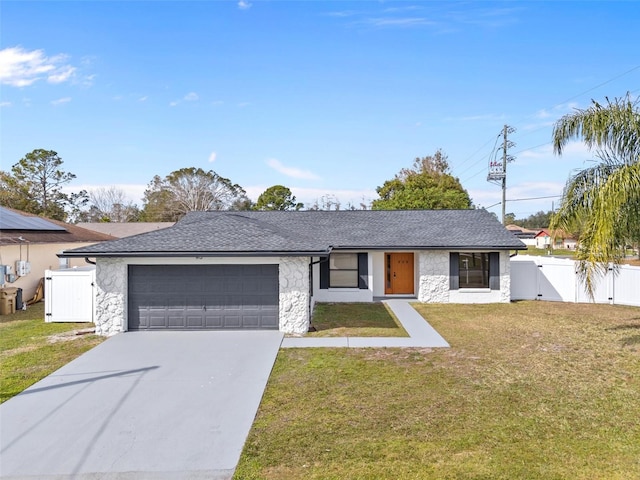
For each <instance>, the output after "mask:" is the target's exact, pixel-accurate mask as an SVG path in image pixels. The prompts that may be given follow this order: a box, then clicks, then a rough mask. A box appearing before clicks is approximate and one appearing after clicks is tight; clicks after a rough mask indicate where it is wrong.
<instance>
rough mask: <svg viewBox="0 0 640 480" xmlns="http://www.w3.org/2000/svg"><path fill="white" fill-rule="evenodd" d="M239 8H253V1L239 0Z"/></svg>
mask: <svg viewBox="0 0 640 480" xmlns="http://www.w3.org/2000/svg"><path fill="white" fill-rule="evenodd" d="M238 8H239V9H240V10H248V9H250V8H251V3H249V2H247V0H240V1H239V2H238Z"/></svg>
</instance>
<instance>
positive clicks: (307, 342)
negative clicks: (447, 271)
mask: <svg viewBox="0 0 640 480" xmlns="http://www.w3.org/2000/svg"><path fill="white" fill-rule="evenodd" d="M409 302H410V300H401V299H397V300H395V299H393V300H383V303H385V304H386V305H387V306H388V307H389V308H390V309H391V311H392V312H393V313H394V314H395V316H396V317H397V318H398V320H400V323H402V326H403V327H404V329H405V330H406V331H407V333H408V334H409V338H407V337H324V338H323V337H315V338H298V337H287V338H285V339H284V340H283V341H282V347H283V348H301V347H352V348H361V347H374V348H380V347H418V348H427V347H429V348H439V347H449V344H448V343H447V341H446V340H445V339H444V338H442V337H441V336H440V334H439V333H438V332H436V331H435V329H434V328H433V327H432V326H431V325H429V323H427V321H426V320H425V319H424V318H422V315H420V314H419V313H418V312H416V311H415V309H414V308H413V307H412V306H411V305H410V303H409Z"/></svg>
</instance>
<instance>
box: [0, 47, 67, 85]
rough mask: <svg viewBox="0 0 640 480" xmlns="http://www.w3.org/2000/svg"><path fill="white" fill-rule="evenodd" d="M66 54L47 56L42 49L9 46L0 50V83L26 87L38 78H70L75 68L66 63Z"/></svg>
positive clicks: (63, 80)
mask: <svg viewBox="0 0 640 480" xmlns="http://www.w3.org/2000/svg"><path fill="white" fill-rule="evenodd" d="M67 58H68V57H67V56H66V55H55V56H53V57H47V56H46V55H45V53H44V51H43V50H31V51H29V50H25V49H24V48H22V47H9V48H5V49H3V50H0V83H2V84H4V85H10V86H12V87H28V86H29V85H32V84H34V83H35V82H37V81H38V80H44V79H46V80H47V81H48V82H49V83H63V82H67V81H69V80H71V79H72V78H73V77H74V75H75V72H76V68H75V67H73V66H71V65H69V64H67V63H66V61H67Z"/></svg>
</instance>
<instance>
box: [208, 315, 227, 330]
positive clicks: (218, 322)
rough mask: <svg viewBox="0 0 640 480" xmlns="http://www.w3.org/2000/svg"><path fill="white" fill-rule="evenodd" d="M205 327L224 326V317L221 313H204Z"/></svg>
mask: <svg viewBox="0 0 640 480" xmlns="http://www.w3.org/2000/svg"><path fill="white" fill-rule="evenodd" d="M204 327H205V328H222V327H224V319H223V318H222V315H205V317H204Z"/></svg>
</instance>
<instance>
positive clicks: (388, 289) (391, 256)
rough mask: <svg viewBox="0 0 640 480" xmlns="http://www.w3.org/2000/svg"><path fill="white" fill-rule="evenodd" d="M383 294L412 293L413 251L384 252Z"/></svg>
mask: <svg viewBox="0 0 640 480" xmlns="http://www.w3.org/2000/svg"><path fill="white" fill-rule="evenodd" d="M385 266H386V272H385V273H386V282H385V288H384V293H385V294H410V295H413V285H414V277H413V253H386V254H385Z"/></svg>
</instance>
